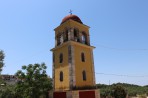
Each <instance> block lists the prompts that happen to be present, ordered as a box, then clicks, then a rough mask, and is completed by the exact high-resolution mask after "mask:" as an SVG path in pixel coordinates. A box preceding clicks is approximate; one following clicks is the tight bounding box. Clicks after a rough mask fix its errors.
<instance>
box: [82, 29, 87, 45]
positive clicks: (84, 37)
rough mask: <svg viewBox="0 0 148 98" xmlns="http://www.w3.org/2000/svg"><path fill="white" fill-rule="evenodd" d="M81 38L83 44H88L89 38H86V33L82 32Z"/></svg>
mask: <svg viewBox="0 0 148 98" xmlns="http://www.w3.org/2000/svg"><path fill="white" fill-rule="evenodd" d="M81 38H82V43H83V44H87V36H86V34H85V32H82V36H81Z"/></svg>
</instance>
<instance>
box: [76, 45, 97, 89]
mask: <svg viewBox="0 0 148 98" xmlns="http://www.w3.org/2000/svg"><path fill="white" fill-rule="evenodd" d="M91 51H92V49H90V48H86V47H82V46H79V45H76V44H75V45H74V59H75V73H76V86H78V87H81V86H94V84H93V71H92V68H93V67H92V66H93V65H92V64H93V63H92V60H93V59H92V58H91ZM82 52H83V53H84V54H85V62H82V61H81V53H82ZM83 70H85V71H86V81H83V78H82V71H83Z"/></svg>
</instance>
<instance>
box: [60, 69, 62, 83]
mask: <svg viewBox="0 0 148 98" xmlns="http://www.w3.org/2000/svg"><path fill="white" fill-rule="evenodd" d="M60 81H61V82H62V81H63V72H62V71H61V72H60Z"/></svg>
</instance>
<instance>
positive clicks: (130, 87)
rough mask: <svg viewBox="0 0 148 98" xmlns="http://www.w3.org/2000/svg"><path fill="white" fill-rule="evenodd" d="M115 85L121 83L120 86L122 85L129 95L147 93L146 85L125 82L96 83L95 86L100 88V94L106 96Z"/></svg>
mask: <svg viewBox="0 0 148 98" xmlns="http://www.w3.org/2000/svg"><path fill="white" fill-rule="evenodd" d="M115 85H121V86H122V87H124V88H125V90H126V91H127V93H128V95H129V96H136V95H144V94H147V95H148V85H146V86H139V85H134V84H127V83H117V84H112V85H106V84H97V88H99V89H100V93H101V96H108V95H109V94H110V93H111V92H112V88H113V87H114V86H115Z"/></svg>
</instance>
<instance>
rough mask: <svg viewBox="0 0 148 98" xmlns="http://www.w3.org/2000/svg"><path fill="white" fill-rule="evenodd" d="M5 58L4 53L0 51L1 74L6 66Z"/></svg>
mask: <svg viewBox="0 0 148 98" xmlns="http://www.w3.org/2000/svg"><path fill="white" fill-rule="evenodd" d="M4 58H5V55H4V52H3V51H2V50H0V73H1V71H2V68H3V66H4Z"/></svg>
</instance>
